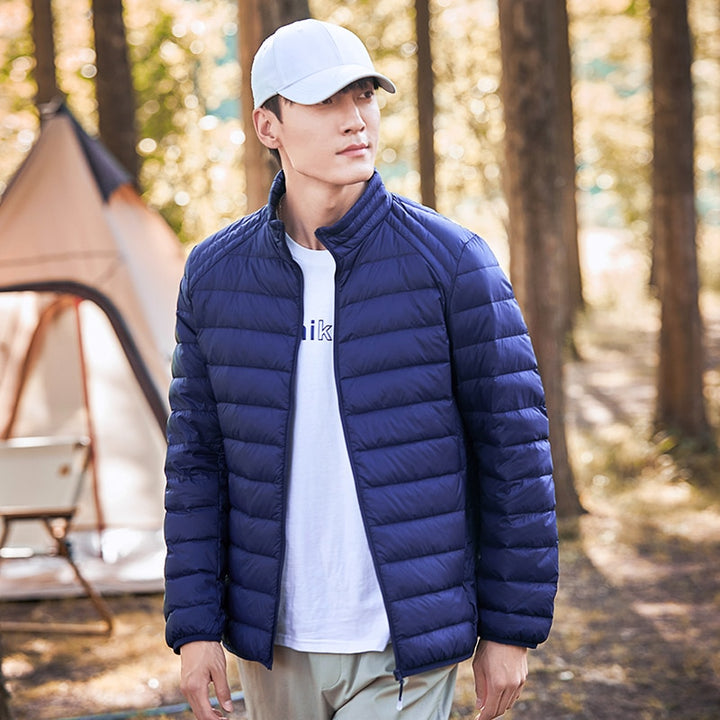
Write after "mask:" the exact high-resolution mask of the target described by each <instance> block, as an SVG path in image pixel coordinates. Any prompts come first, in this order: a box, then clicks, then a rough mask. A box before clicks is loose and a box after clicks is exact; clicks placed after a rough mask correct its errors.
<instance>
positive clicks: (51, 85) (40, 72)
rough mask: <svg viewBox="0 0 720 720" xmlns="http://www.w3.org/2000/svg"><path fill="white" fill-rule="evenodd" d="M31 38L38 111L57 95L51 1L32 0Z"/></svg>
mask: <svg viewBox="0 0 720 720" xmlns="http://www.w3.org/2000/svg"><path fill="white" fill-rule="evenodd" d="M32 36H33V43H34V44H35V83H36V84H37V95H36V96H35V104H36V105H37V107H38V109H40V108H41V107H42V105H45V104H46V103H49V102H50V101H51V100H53V99H54V98H55V97H56V96H57V94H58V88H57V73H56V71H55V38H54V35H53V13H52V2H51V0H32Z"/></svg>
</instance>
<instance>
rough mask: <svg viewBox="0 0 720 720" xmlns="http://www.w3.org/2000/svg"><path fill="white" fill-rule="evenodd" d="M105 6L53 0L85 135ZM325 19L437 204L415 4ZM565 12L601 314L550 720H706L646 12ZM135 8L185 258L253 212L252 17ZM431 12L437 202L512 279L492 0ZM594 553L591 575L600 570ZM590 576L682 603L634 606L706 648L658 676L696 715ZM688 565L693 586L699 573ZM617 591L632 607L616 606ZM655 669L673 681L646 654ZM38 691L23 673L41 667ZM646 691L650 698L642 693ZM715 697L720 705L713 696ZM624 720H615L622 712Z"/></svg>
mask: <svg viewBox="0 0 720 720" xmlns="http://www.w3.org/2000/svg"><path fill="white" fill-rule="evenodd" d="M89 5H90V3H89V1H88V0H53V11H54V15H55V57H56V66H57V78H58V86H59V87H60V88H61V89H62V91H63V92H64V93H65V94H66V96H67V104H68V106H69V107H70V109H71V110H72V111H73V113H74V114H75V116H76V117H77V118H78V119H79V120H80V121H81V123H82V124H83V126H84V127H85V128H86V129H88V130H89V131H91V132H96V131H97V129H98V116H97V103H96V97H95V82H96V79H97V72H98V69H97V65H96V53H95V50H94V45H93V32H92V21H91V10H90V7H89ZM309 6H310V10H311V12H312V14H313V16H315V17H318V18H320V19H326V20H330V21H334V22H338V23H341V24H344V25H347V26H348V27H350V28H351V29H353V30H355V31H356V32H357V33H358V34H359V35H360V36H361V37H363V38H364V39H365V40H366V42H367V44H368V46H369V48H370V50H371V53H372V54H373V56H374V58H375V60H376V63H377V65H378V67H379V68H380V69H381V71H383V72H385V73H386V74H388V75H389V76H390V77H392V78H394V79H395V80H396V81H397V84H398V86H399V92H398V94H397V95H394V96H385V95H383V94H381V95H380V99H381V102H382V104H383V105H384V108H383V115H384V120H383V130H382V147H381V149H380V153H379V157H378V167H379V170H380V172H381V174H382V175H383V178H384V180H385V182H386V184H387V185H388V187H389V188H390V189H391V190H393V191H396V192H399V193H401V194H403V195H407V196H409V197H411V198H414V199H420V198H421V174H420V166H419V161H418V154H419V141H420V135H419V131H418V121H417V110H418V107H417V101H416V95H415V74H416V66H417V51H418V46H417V42H416V38H415V27H414V9H415V4H414V3H413V2H411V1H410V0H387V1H384V2H382V3H372V2H365V1H364V0H355V1H352V2H344V3H337V2H329V1H325V0H314V1H312V2H310V3H309ZM567 8H568V14H569V20H570V24H569V30H570V35H569V40H570V48H571V52H572V55H571V58H572V72H573V75H572V80H573V89H572V100H573V119H574V142H575V169H576V175H575V182H576V189H577V192H576V200H577V216H578V228H579V245H580V253H581V261H582V270H583V283H584V295H585V302H586V308H585V312H584V313H583V314H582V315H581V316H580V317H579V318H578V321H577V324H576V325H575V327H574V337H573V339H572V342H571V343H570V345H571V346H572V348H573V350H574V352H573V353H568V355H567V357H568V361H567V365H566V374H565V380H564V388H563V389H564V391H565V395H566V396H567V405H568V408H567V415H566V417H565V420H566V421H567V425H568V433H569V434H568V444H569V449H570V459H571V464H572V466H573V469H574V485H575V489H576V491H577V493H578V497H579V499H580V507H581V510H580V514H581V515H582V518H581V523H580V527H579V529H578V527H577V526H572V527H573V528H574V529H573V533H571V534H574V539H571V540H568V541H567V544H565V545H564V547H565V550H564V552H565V555H564V558H563V562H564V567H565V568H568V570H569V571H570V572H569V574H568V575H567V578H568V580H566V590H567V592H568V593H569V594H568V595H563V594H562V592H561V595H560V596H559V602H560V609H564V611H565V617H566V618H568V617H572V618H573V623H574V625H573V626H572V627H570V626H563V625H561V626H560V629H559V630H556V633H557V635H558V645H556V646H555V648H553V647H552V646H550V647H551V649H550V650H549V651H547V652H549V653H550V655H549V656H548V655H545V656H544V657H543V656H541V658H542V661H544V662H546V667H549V668H552V669H553V670H554V671H556V673H555V675H554V676H553V677H554V679H555V680H556V681H559V682H560V683H561V684H562V683H567V682H568V681H570V680H572V679H573V678H575V679H577V678H579V677H580V676H581V675H582V677H583V679H584V680H588V682H587V683H586V685H585V686H583V688H580V689H579V688H578V687H577V686H576V688H575V689H576V693H575V694H574V695H572V694H571V696H569V697H568V692H567V690H564V689H563V690H559V691H558V693H559V694H558V699H557V700H556V703H557V704H556V706H553V707H556V708H557V707H560V706H561V707H562V708H563V712H565V713H566V715H562V714H561V711H560V710H558V709H556V710H555V712H556V715H552V714H551V715H547V716H548V717H561V716H567V717H589V718H600V717H605V715H603V714H602V712H601V711H599V710H597V709H596V710H594V711H592V712H590V711H587V710H586V709H584V708H583V704H582V701H581V698H582V697H583V693H586V695H585V696H584V697H585V699H586V700H587V702H588V703H589V705H587V706H593V702H595V703H597V706H598V707H599V706H600V704H601V703H602V699H603V695H607V694H608V693H610V694H612V693H611V691H612V690H615V689H617V690H618V692H620V690H619V688H624V689H626V690H629V694H628V696H627V697H628V698H630V699H628V700H627V702H628V705H627V707H626V710H627V711H628V712H631V713H632V711H633V708H634V710H635V713H636V714H635V716H637V717H665V716H667V717H670V716H672V717H675V718H677V717H687V718H704V717H708V718H710V717H714V716H715V715H713V713H714V712H715V711H717V710H718V704H719V703H720V701H718V700H717V698H718V697H720V695H719V694H718V692H719V691H718V688H717V677H718V676H720V660H719V659H718V646H717V642H715V643H713V642H712V641H711V638H712V636H713V635H712V632H708V629H709V628H710V629H711V630H713V631H714V630H716V629H717V626H718V607H719V606H720V589H719V588H718V586H717V582H716V581H713V576H714V573H710V572H705V570H709V569H710V568H712V567H713V565H712V557H713V556H714V555H716V553H717V550H718V549H720V505H719V503H718V485H720V477H719V476H720V473H719V472H718V457H717V453H716V450H715V448H714V442H713V441H714V439H716V437H717V431H716V430H712V431H711V435H712V437H711V440H710V442H709V443H708V442H707V438H705V439H704V440H703V442H702V443H700V442H698V441H697V438H691V441H690V442H685V441H684V440H683V438H680V437H676V436H674V435H673V434H672V432H668V431H667V429H663V430H661V429H659V428H658V427H657V426H656V424H655V422H654V407H653V403H654V395H653V392H654V389H655V388H656V386H657V381H656V379H657V364H658V358H657V345H658V340H657V336H658V333H659V331H660V329H661V327H660V326H661V319H660V318H661V313H660V308H659V302H658V300H657V298H656V296H655V293H654V292H653V290H651V288H650V284H649V283H650V274H651V268H652V264H653V252H652V230H653V228H652V212H653V207H652V206H653V184H652V173H653V159H654V153H653V97H652V82H651V80H652V79H651V65H652V63H651V43H650V35H651V27H650V5H649V3H648V2H647V1H645V0H632V1H631V0H598V1H597V2H592V3H588V2H585V1H584V0H569V1H568V3H567ZM124 9H125V13H124V18H125V26H126V33H127V41H128V49H129V55H130V60H131V65H132V72H133V81H134V90H135V93H136V121H137V128H138V137H137V151H138V154H139V157H140V159H141V162H140V171H139V178H138V180H139V187H140V189H141V191H142V194H143V197H144V199H145V201H146V202H147V203H148V204H150V205H151V206H153V207H155V208H157V209H158V210H159V211H160V212H161V213H162V214H163V215H164V217H165V218H166V219H167V221H168V222H169V223H170V225H171V226H172V228H173V229H174V230H175V232H176V233H177V234H178V236H179V238H180V239H181V240H182V241H183V242H184V243H186V244H187V245H188V246H190V245H192V244H194V243H195V242H198V241H200V240H201V239H202V238H203V237H205V236H206V235H208V234H210V233H211V232H213V231H214V230H216V229H217V228H218V227H220V226H222V225H224V224H226V223H228V222H231V221H232V220H234V219H235V218H236V217H238V216H240V215H242V214H243V213H244V212H245V211H246V210H247V209H249V207H248V193H247V192H246V190H247V188H246V179H245V178H246V176H245V172H244V151H245V147H246V134H245V128H244V127H243V123H242V119H241V112H240V103H239V98H240V89H239V88H240V84H241V81H242V78H241V72H240V64H239V62H238V52H237V48H238V34H239V25H238V4H237V3H236V2H234V1H233V0H203V2H196V1H195V0H152V1H149V0H125V2H124ZM429 9H430V28H431V35H432V45H433V58H434V61H433V73H434V79H435V89H434V99H435V108H434V143H435V177H436V207H437V209H438V210H439V211H440V212H443V213H444V214H447V215H449V216H451V217H453V218H454V219H456V220H458V221H459V222H461V223H462V224H464V225H466V226H467V227H469V228H471V229H472V230H475V231H476V232H478V233H479V234H480V235H482V236H483V237H485V238H486V239H487V240H488V242H489V244H490V245H491V247H492V248H493V249H494V250H495V252H496V253H497V254H498V256H499V258H500V259H501V262H502V263H503V265H505V266H506V267H507V266H509V265H510V255H511V240H510V237H509V218H508V203H507V198H506V194H505V192H504V186H503V181H504V173H505V169H506V166H507V161H506V156H505V150H506V148H505V142H506V139H507V134H506V113H505V111H506V109H507V108H505V107H504V106H503V97H502V93H501V79H502V71H503V66H502V57H501V33H500V31H499V20H498V6H497V2H495V1H494V0H467V1H466V2H461V1H459V0H435V1H434V2H431V3H430V6H429ZM689 21H690V30H691V40H692V66H691V72H692V90H693V95H692V99H693V104H694V124H693V127H692V129H693V130H694V140H695V145H694V178H695V208H696V211H697V235H696V237H693V238H692V242H693V244H696V246H697V251H698V268H699V278H700V279H699V285H698V291H699V292H698V296H699V303H700V307H701V310H702V315H703V320H704V325H705V330H706V333H707V334H706V337H705V338H704V341H705V346H706V348H707V351H708V352H707V355H706V357H705V360H704V363H705V364H704V368H703V376H704V385H703V393H704V400H705V402H706V408H707V414H708V419H709V425H710V427H711V428H715V429H716V428H717V426H718V416H719V414H720V373H719V372H718V367H719V366H718V355H717V347H718V320H719V319H720V312H718V307H719V305H720V303H719V302H718V296H720V177H719V176H720V8H719V7H718V4H717V2H715V1H714V0H690V2H689ZM30 22H31V10H30V2H29V0H3V2H2V5H1V6H0V83H1V85H2V89H3V92H2V93H1V94H0V145H1V147H2V153H0V191H2V190H4V188H5V187H6V186H7V183H8V182H9V180H10V178H11V176H12V173H13V172H14V170H15V169H16V168H17V166H18V165H19V163H20V162H21V161H22V158H23V157H24V155H25V153H27V151H28V150H29V148H30V147H31V145H32V143H33V142H34V140H35V139H36V137H37V134H38V132H39V120H38V115H37V112H36V110H35V108H34V97H35V92H36V86H35V82H34V77H33V72H34V69H35V60H34V48H33V42H32V37H31V32H30ZM670 60H671V61H672V58H670ZM539 284H540V285H542V283H539ZM586 512H587V514H586ZM638 518H642V522H640V521H639V520H638ZM631 520H632V522H631ZM578 538H579V539H578ZM681 541H682V542H681ZM631 550H632V552H631ZM633 553H634V554H633ZM674 553H675V554H674ZM683 553H687V556H685V555H683ZM639 557H641V558H642V562H640V563H639V560H638V558H639ZM588 558H590V559H591V560H592V562H591V563H590V565H588V564H586V563H584V560H586V559H588ZM638 563H639V564H638ZM643 563H646V564H645V565H644V564H643ZM650 566H652V568H651V567H650ZM688 568H689V569H688ZM595 570H599V571H600V575H601V576H602V577H601V579H600V585H599V586H596V587H599V588H600V589H599V591H598V596H599V597H601V598H602V599H603V601H604V602H605V603H606V606H607V607H606V609H610V608H612V609H613V611H614V612H622V600H621V599H618V598H617V597H616V596H613V594H612V592H610V590H609V589H608V588H610V587H612V586H615V587H616V589H617V588H618V587H622V588H623V589H624V590H627V589H628V588H627V583H630V582H631V580H632V576H633V574H634V573H635V574H637V572H638V571H640V572H641V574H642V572H645V573H647V575H646V576H645V580H646V587H645V589H646V590H648V589H649V588H653V587H654V585H653V583H654V582H655V581H657V583H661V582H662V584H663V585H664V589H665V591H667V592H666V593H665V594H664V595H663V601H662V602H660V600H659V599H658V598H655V601H653V602H651V601H650V600H649V599H648V598H644V599H640V600H639V599H638V598H635V600H634V604H633V605H632V607H633V610H634V611H637V615H638V618H639V621H638V623H639V622H640V621H642V620H648V619H651V620H652V622H653V623H655V629H656V630H657V629H658V628H660V630H658V632H659V636H660V639H661V640H662V641H667V642H670V639H674V641H676V640H677V636H678V635H682V634H683V633H684V635H685V636H686V637H687V638H691V639H692V640H693V642H695V643H699V642H700V641H705V643H709V646H703V647H700V646H699V645H695V646H694V647H693V648H691V647H690V646H689V645H688V646H687V647H684V648H683V649H682V650H678V649H677V647H675V646H673V647H675V649H676V650H677V652H679V653H680V658H681V659H679V660H678V665H677V666H674V667H673V668H671V669H670V671H668V669H667V668H664V669H663V670H662V672H663V673H664V675H665V678H664V680H663V682H667V683H670V682H671V680H672V679H673V678H678V679H679V678H680V677H685V678H687V677H689V676H690V677H693V678H695V679H697V680H698V682H700V683H701V684H702V692H700V693H699V698H700V699H699V700H698V701H697V702H696V705H695V707H694V709H692V710H691V711H688V713H689V714H686V715H682V714H679V712H681V711H680V706H681V705H682V703H683V698H684V694H683V693H680V695H678V696H677V698H676V700H675V701H674V702H675V704H676V705H675V706H673V705H671V704H669V703H670V701H669V700H668V698H669V697H670V693H668V695H667V696H665V695H662V693H661V692H660V690H659V689H658V690H657V692H656V691H655V690H654V689H651V688H650V687H648V686H649V685H650V684H651V680H648V679H642V680H640V679H638V677H637V676H636V675H634V674H633V670H632V666H633V664H634V662H636V661H637V659H636V660H635V661H632V660H628V658H627V657H624V656H623V658H622V659H619V658H618V657H615V655H614V653H615V652H617V653H619V654H622V653H621V650H620V648H618V647H617V646H616V645H615V644H614V641H613V640H609V639H608V638H607V637H606V636H605V635H604V633H606V632H608V631H609V629H610V625H608V626H604V627H603V631H602V632H600V631H591V632H590V637H588V636H587V635H586V636H583V635H582V632H581V630H580V628H583V629H584V630H585V631H589V629H590V626H591V625H592V623H593V622H594V621H593V618H592V616H591V615H588V612H587V610H588V609H587V608H585V611H586V612H585V614H584V616H583V619H582V620H581V619H580V617H579V616H578V615H577V614H576V613H579V612H580V608H581V607H583V603H585V602H588V601H589V598H588V595H589V585H593V584H596V583H597V582H598V577H597V576H596V575H595V574H594V571H595ZM688 572H692V573H693V575H692V578H691V579H690V578H689V577H688V575H687V573H688ZM613 578H614V579H613ZM668 578H672V582H670V581H669V580H668ZM649 580H652V582H649ZM688 582H690V585H691V587H690V589H688V585H687V584H688ZM603 588H604V589H603ZM655 589H657V588H655ZM608 593H609V597H610V600H618V603H617V604H615V603H614V602H610V601H608ZM683 598H684V600H683ZM597 599H598V598H593V602H597ZM625 599H627V598H625ZM685 600H686V601H687V602H685ZM643 608H644V610H643ZM701 608H703V609H704V612H700V609H701ZM701 617H702V618H703V619H702V620H700V619H699V618H701ZM610 624H611V623H610ZM645 630H646V629H645V628H642V627H641V625H640V624H637V625H633V627H632V628H625V635H624V636H623V637H622V638H620V639H624V640H626V641H627V640H630V641H631V642H633V644H634V643H635V642H639V641H638V640H637V636H638V634H639V633H640V632H644V631H645ZM593 632H597V635H593ZM615 639H616V640H617V639H618V638H617V636H615ZM604 642H608V643H609V645H608V649H607V653H609V654H610V656H611V657H610V658H609V659H607V662H605V663H604V664H600V665H598V663H595V664H594V665H593V668H592V670H590V671H588V672H587V673H585V674H583V673H580V672H578V671H577V670H576V669H574V668H573V666H572V662H576V663H580V662H581V660H582V661H583V662H585V661H586V660H587V654H588V653H589V652H590V648H595V649H596V650H597V646H598V645H599V646H602V644H603V643H604ZM662 647H664V646H662ZM693 653H695V658H694V660H693V659H691V656H692V654H693ZM30 654H32V653H30ZM548 661H549V662H548ZM641 661H642V662H644V663H647V664H648V667H650V668H656V664H655V660H654V659H652V660H651V659H650V658H649V657H648V656H647V655H644V656H642V658H641ZM20 667H23V665H22V662H20ZM18 672H19V675H21V676H23V673H22V672H21V671H18ZM593 673H594V675H593ZM713 676H714V679H712V678H713ZM23 677H24V679H25V680H27V673H25V675H24V676H23ZM588 678H589V679H588ZM593 678H594V679H593ZM590 680H592V682H591V681H590ZM593 683H594V684H593ZM11 685H12V678H11ZM20 686H21V687H23V686H24V685H23V683H22V682H21V683H20ZM591 687H592V688H594V690H593V692H594V699H593V698H590V690H589V688H591ZM534 692H535V693H536V695H537V696H540V695H543V693H542V692H541V691H540V690H536V691H534ZM20 693H21V696H22V693H23V691H22V690H21V691H20ZM713 693H714V695H713ZM548 695H550V694H548ZM640 696H642V698H643V699H642V700H640V699H637V698H638V697H640ZM658 697H661V698H662V699H660V700H659V699H658ZM712 697H714V698H715V700H712V699H708V698H712ZM546 700H547V701H548V702H552V698H549V699H548V698H546ZM633 702H634V703H635V705H633V704H632V703H633ZM713 703H714V704H713ZM458 708H460V709H458V710H457V712H458V713H460V715H458V716H462V717H464V715H462V701H461V700H459V704H458ZM573 708H574V710H573ZM638 708H639V709H638ZM527 712H529V711H527ZM585 712H589V714H587V715H586V714H584V713H585ZM673 712H674V714H672V715H671V714H670V713H673ZM706 712H707V714H704V713H706ZM646 713H647V714H646ZM663 713H667V715H665V714H663ZM516 714H517V713H516ZM617 714H619V713H618V712H616V711H610V710H608V715H606V716H607V717H616V716H617ZM630 716H633V715H632V714H631V715H630ZM36 717H37V715H36ZM47 717H51V716H50V715H48V716H47ZM522 717H531V715H529V714H524V715H522ZM538 717H540V715H538Z"/></svg>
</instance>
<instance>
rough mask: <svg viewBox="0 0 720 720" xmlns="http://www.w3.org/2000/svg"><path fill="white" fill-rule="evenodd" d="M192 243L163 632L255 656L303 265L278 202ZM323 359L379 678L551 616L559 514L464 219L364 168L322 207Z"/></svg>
mask: <svg viewBox="0 0 720 720" xmlns="http://www.w3.org/2000/svg"><path fill="white" fill-rule="evenodd" d="M283 193H284V179H283V176H282V173H280V174H279V175H278V177H277V178H276V180H275V183H274V185H273V188H272V190H271V194H270V203H269V205H268V206H267V207H265V208H263V209H261V210H259V211H258V212H256V213H254V214H252V215H249V216H247V217H245V218H243V219H241V220H239V221H238V222H236V223H234V224H233V225H230V226H229V227H227V228H225V229H224V230H221V231H220V232H218V233H217V234H216V235H214V236H212V237H211V238H209V239H208V240H206V241H205V242H203V243H201V244H200V245H198V246H197V247H196V248H194V250H193V251H192V253H191V255H190V257H189V259H188V262H187V267H186V273H185V276H184V278H183V280H182V284H181V288H180V293H179V299H178V310H177V347H176V351H175V355H174V358H173V376H174V379H173V381H172V385H171V390H170V400H171V407H172V412H171V416H170V420H169V423H168V453H167V462H166V474H167V490H166V511H167V512H166V521H165V536H166V542H167V548H168V552H167V561H166V598H165V611H166V617H167V627H166V629H167V641H168V643H169V644H170V645H171V646H172V647H173V648H174V649H175V650H179V648H180V646H181V645H183V644H185V643H187V642H190V641H193V640H222V641H223V642H224V643H225V645H226V647H227V648H228V649H229V650H230V651H232V652H233V653H236V654H237V655H240V656H242V657H244V658H246V659H249V660H255V661H258V662H261V663H263V664H265V665H266V666H268V667H270V666H271V665H272V657H273V651H272V647H273V639H274V633H275V623H276V617H277V608H278V598H279V593H280V578H281V570H282V563H283V552H284V520H285V510H286V508H285V501H286V490H287V488H286V480H287V477H288V458H289V457H290V454H289V448H290V443H291V440H292V439H291V437H290V428H291V427H292V423H291V416H292V412H293V390H292V389H293V377H294V372H295V362H296V357H297V352H298V347H299V342H300V338H301V332H302V324H303V309H302V284H303V277H302V272H301V270H300V268H299V267H298V266H297V265H296V264H295V263H294V262H293V260H292V259H291V256H290V254H289V251H288V249H287V246H286V243H285V240H284V227H283V225H282V223H281V222H280V221H279V220H277V219H275V207H276V206H277V202H278V201H279V199H280V197H281V195H282V194H283ZM317 236H318V238H319V239H320V241H321V242H322V243H323V244H324V245H325V246H326V247H327V248H328V249H329V250H330V251H331V252H332V253H333V255H334V257H335V261H336V266H337V272H336V302H335V305H336V316H335V338H334V340H335V346H334V347H335V370H336V380H337V386H338V396H339V402H340V405H341V415H342V417H343V420H344V429H345V435H346V438H347V445H348V452H349V456H350V461H351V464H352V468H353V471H354V475H355V480H356V486H357V493H358V499H359V503H360V508H361V511H362V516H363V518H364V522H365V527H366V531H367V537H368V541H369V545H370V549H371V552H372V557H373V559H374V562H375V567H376V571H377V575H378V579H379V583H380V588H381V590H382V594H383V597H384V601H385V607H386V609H387V614H388V618H389V623H390V630H391V638H392V643H393V648H394V652H395V658H396V663H397V669H396V675H397V676H398V678H400V677H405V676H408V675H412V674H414V673H418V672H421V671H424V670H428V669H431V668H434V667H438V666H441V665H444V664H448V663H453V662H459V661H461V660H464V659H466V658H468V657H469V656H470V655H471V654H472V652H473V649H474V646H475V643H476V640H477V637H478V636H481V637H483V638H486V639H489V640H495V641H499V642H505V643H511V644H517V645H525V646H529V647H532V646H535V645H536V644H537V643H539V642H542V641H543V640H544V639H545V638H546V637H547V634H548V632H549V629H550V623H551V618H552V611H553V599H554V595H555V587H556V580H557V571H558V566H557V532H556V525H555V515H554V492H553V483H552V476H551V473H552V467H551V459H550V448H549V444H548V423H547V415H546V411H545V407H544V395H543V389H542V384H541V380H540V377H539V375H538V372H537V367H536V361H535V356H534V353H533V349H532V346H531V342H530V339H529V337H528V334H527V330H526V327H525V324H524V322H523V319H522V317H521V314H520V311H519V309H518V306H517V304H516V301H515V299H514V297H513V293H512V290H511V287H510V285H509V283H508V281H507V279H506V277H505V276H504V274H503V273H502V271H501V270H500V268H499V267H498V264H497V262H496V259H495V257H494V256H493V254H492V253H491V251H490V250H489V249H488V247H487V246H486V244H485V243H484V242H483V241H482V240H481V239H480V238H478V237H477V236H475V235H473V234H472V233H470V232H469V231H467V230H464V229H463V228H461V227H459V226H457V225H455V224H454V223H452V222H451V221H449V220H447V219H446V218H443V217H442V216H440V215H438V214H436V213H434V212H432V211H430V210H428V209H427V208H423V207H421V206H419V205H416V204H414V203H412V202H410V201H408V200H405V199H402V198H399V197H396V196H394V195H391V194H390V193H389V192H388V191H387V190H386V189H385V187H384V185H383V183H382V181H381V180H380V177H379V176H378V175H377V173H376V174H375V175H374V176H373V178H372V179H371V180H370V182H369V183H368V186H367V188H366V190H365V192H364V194H363V196H362V198H361V199H360V201H359V202H358V203H357V204H356V205H355V206H354V207H353V208H352V209H351V210H350V212H348V214H347V215H345V217H343V218H342V219H341V220H340V221H339V222H338V223H337V224H335V225H333V226H332V227H328V228H321V229H319V230H318V231H317Z"/></svg>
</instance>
